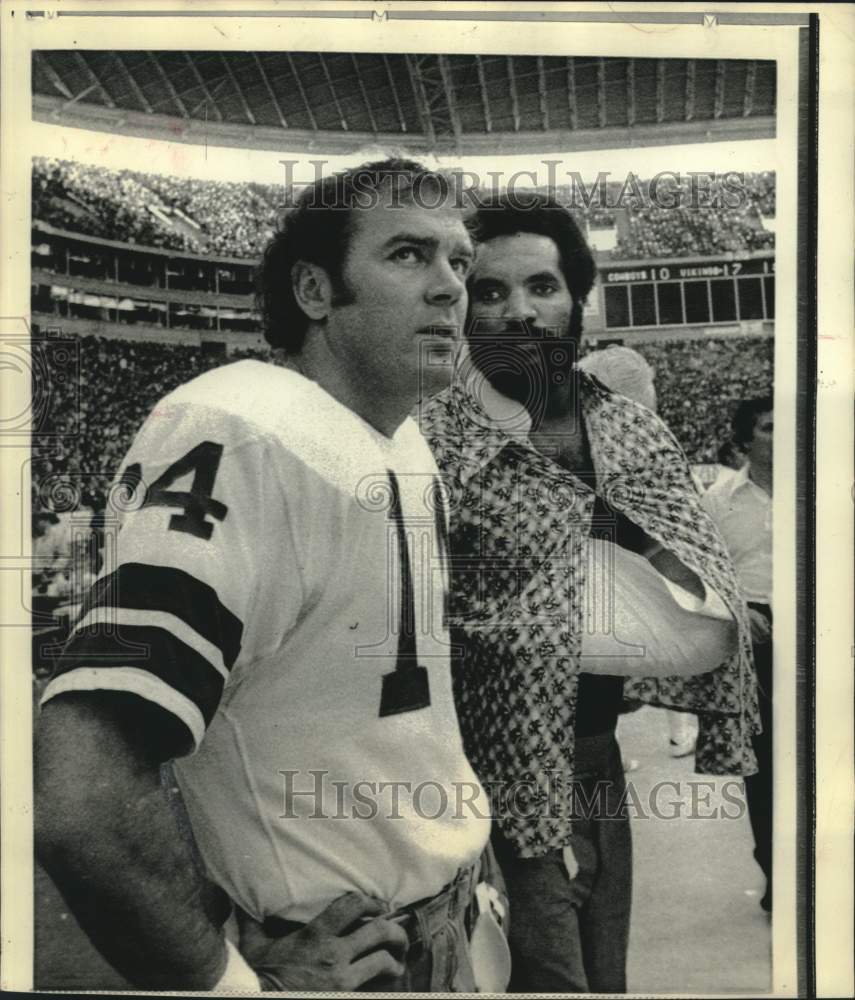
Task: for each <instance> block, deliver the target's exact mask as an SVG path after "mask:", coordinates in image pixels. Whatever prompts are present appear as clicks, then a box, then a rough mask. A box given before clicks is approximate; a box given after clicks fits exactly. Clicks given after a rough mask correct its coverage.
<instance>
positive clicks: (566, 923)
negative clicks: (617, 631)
mask: <svg viewBox="0 0 855 1000" xmlns="http://www.w3.org/2000/svg"><path fill="white" fill-rule="evenodd" d="M576 781H577V788H578V790H579V793H580V794H579V795H578V796H577V798H576V803H577V814H578V818H577V819H576V820H575V822H574V824H573V834H572V839H571V843H570V846H571V848H572V850H573V855H574V856H575V860H576V862H577V863H578V866H579V869H578V872H577V873H576V874H575V876H574V877H573V878H571V877H570V874H569V872H568V870H567V867H566V865H565V861H564V854H563V852H562V851H560V850H556V851H550V852H549V853H548V854H545V855H542V856H540V857H536V858H520V857H517V856H516V853H515V851H514V849H513V848H512V846H511V845H510V844H509V843H508V841H507V840H506V839H505V838H504V837H503V836H502V834H501V833H500V832H499V831H498V830H495V831H494V835H493V844H494V847H495V849H496V857H497V859H498V861H499V864H500V865H501V867H502V873H503V874H504V876H505V883H506V885H507V890H508V898H509V901H510V911H511V913H510V938H509V944H510V948H511V959H512V972H511V984H510V987H509V990H508V992H510V993H527V992H531V993H625V992H626V955H627V948H628V944H629V916H630V905H631V894H632V841H631V836H630V827H629V817H628V815H627V812H626V808H625V803H622V801H621V800H622V797H623V795H624V792H625V788H626V784H625V781H624V774H623V764H622V763H621V757H620V749H619V748H618V745H617V741H616V740H615V736H614V732H609V733H604V734H601V735H598V736H590V737H580V738H577V740H576ZM586 803H589V804H591V806H592V807H591V808H589V807H588V806H586Z"/></svg>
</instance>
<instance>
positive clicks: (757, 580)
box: [703, 462, 772, 604]
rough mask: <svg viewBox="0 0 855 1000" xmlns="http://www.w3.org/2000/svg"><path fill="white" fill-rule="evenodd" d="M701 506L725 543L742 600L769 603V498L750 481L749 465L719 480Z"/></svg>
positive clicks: (770, 596)
mask: <svg viewBox="0 0 855 1000" xmlns="http://www.w3.org/2000/svg"><path fill="white" fill-rule="evenodd" d="M703 504H704V507H705V508H706V509H707V511H708V512H709V515H710V517H712V519H713V520H714V521H715V523H716V524H717V525H718V529H719V531H720V532H721V534H722V537H723V538H724V540H725V543H726V544H727V548H728V550H729V552H730V556H731V558H732V559H733V564H734V566H735V568H736V575H737V576H738V578H739V582H740V584H741V586H742V589H743V592H744V594H745V598H746V600H748V601H756V602H758V603H760V604H771V603H772V498H771V497H770V496H769V494H768V493H767V492H766V491H765V490H764V489H762V488H761V487H760V486H758V485H757V484H756V483H755V482H754V481H753V480H752V479H751V476H750V465H749V463H747V462H746V463H745V465H743V466H742V468H741V469H739V470H738V471H736V472H732V473H731V474H730V475H729V476H721V477H719V479H717V480H716V482H715V483H713V485H712V486H711V487H710V488H709V489H708V490H707V492H706V493H705V494H704V495H703Z"/></svg>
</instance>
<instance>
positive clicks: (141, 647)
mask: <svg viewBox="0 0 855 1000" xmlns="http://www.w3.org/2000/svg"><path fill="white" fill-rule="evenodd" d="M122 477H123V481H124V482H126V483H129V484H132V483H133V482H134V481H135V480H136V479H139V478H141V480H142V487H144V488H140V489H139V490H138V494H139V497H138V499H137V501H136V504H135V505H131V506H135V509H133V510H131V511H130V512H129V513H127V514H126V515H125V516H124V518H123V521H122V525H121V530H120V531H119V534H118V541H117V546H116V548H117V553H116V554H115V558H112V559H111V556H110V553H109V552H108V553H107V554H106V556H107V558H106V560H105V569H104V571H103V573H102V576H101V578H100V579H99V581H98V582H97V583H96V584H95V585H94V587H93V588H92V591H91V593H90V595H89V597H88V599H87V601H86V602H85V603H84V606H83V609H82V612H81V616H80V618H79V620H78V622H77V625H76V628H75V631H74V633H73V635H72V638H71V640H70V642H69V645H68V648H67V650H66V653H65V656H64V658H63V661H62V664H61V668H60V669H61V670H62V672H61V673H60V674H59V675H58V676H57V677H56V678H55V679H54V680H53V681H52V682H51V684H50V685H49V687H48V689H47V691H46V693H45V695H44V699H43V700H47V699H49V698H51V697H54V696H55V695H57V694H60V693H61V692H64V691H80V690H115V691H125V692H134V693H136V694H137V695H140V696H141V697H143V698H146V699H149V700H151V701H153V702H156V703H157V704H158V705H160V706H162V707H163V708H164V709H167V710H168V711H169V712H171V713H173V714H174V715H175V716H176V717H177V718H178V719H180V720H181V721H182V722H183V723H184V724H185V726H186V727H187V730H188V731H189V733H190V734H191V735H192V740H193V744H194V746H195V748H196V751H195V753H193V754H192V755H190V756H188V757H185V758H183V759H181V760H180V761H178V762H177V763H176V766H175V770H176V774H177V776H178V780H179V784H180V786H181V789H182V793H183V796H184V799H185V802H186V805H187V808H188V811H189V814H190V818H191V821H192V824H193V829H194V833H195V836H196V839H197V842H198V844H199V848H200V850H201V853H202V855H203V858H204V860H205V863H206V865H207V867H208V869H209V872H210V874H211V876H212V878H213V879H214V880H215V881H216V882H217V883H218V884H219V885H221V886H222V887H223V888H224V889H225V890H226V891H227V892H228V893H229V895H230V896H231V897H232V898H233V899H234V900H235V901H236V902H238V903H239V904H240V905H241V906H242V907H243V908H244V909H245V910H247V911H248V912H249V913H250V914H252V915H253V916H254V917H256V918H259V919H263V918H264V917H267V916H280V917H283V918H286V919H290V920H299V921H307V920H310V919H312V918H313V917H314V916H316V915H317V914H318V913H319V912H320V911H321V910H322V909H323V908H324V907H325V906H327V905H328V904H329V903H330V902H331V901H332V900H333V899H334V898H336V897H337V896H339V895H341V894H342V893H344V892H347V891H349V890H358V891H360V892H363V893H367V894H369V895H372V896H377V897H379V898H381V899H384V900H387V901H388V902H389V903H390V905H391V906H393V907H397V906H401V905H405V904H407V903H410V902H413V901H415V900H417V899H421V898H423V897H426V896H431V895H433V894H435V893H436V892H438V891H439V889H440V888H442V886H443V885H445V884H446V883H447V882H448V881H450V880H451V879H452V878H453V877H454V875H455V873H456V872H457V870H458V869H459V868H460V867H461V866H462V865H465V864H467V863H469V862H471V861H473V860H474V859H475V858H477V857H478V855H479V854H480V853H481V851H482V850H483V848H484V846H485V844H486V841H487V837H488V835H489V818H488V813H489V807H488V805H487V797H486V795H484V793H483V791H482V789H481V786H480V785H479V784H478V780H477V778H476V777H475V774H474V772H473V771H472V769H471V767H470V765H469V763H468V761H467V760H466V758H465V756H464V752H463V745H462V741H461V737H460V732H459V728H458V722H457V715H456V712H455V708H454V701H453V697H452V689H451V674H450V666H449V639H448V633H447V630H446V624H445V620H444V612H445V602H446V596H447V587H448V571H449V568H448V560H447V541H446V539H447V520H446V517H447V514H446V509H445V502H444V494H443V492H442V489H441V487H440V481H439V474H438V472H437V468H436V465H435V463H434V461H433V457H432V455H431V453H430V450H429V448H428V446H427V444H426V442H425V441H424V439H423V438H422V436H421V434H420V433H419V431H418V429H417V427H416V425H415V424H414V423H413V422H412V421H411V420H407V421H405V423H404V424H403V425H402V426H401V427H400V428H399V430H398V432H397V433H396V434H395V436H394V438H392V439H388V438H385V437H384V436H383V435H381V434H379V433H378V432H377V431H376V430H374V429H373V428H372V427H371V426H370V425H368V424H367V423H366V422H365V421H363V420H362V419H361V418H359V417H358V416H357V415H355V414H354V413H353V412H352V411H350V410H349V409H347V408H346V407H344V406H342V405H341V404H340V403H338V402H337V401H336V400H335V399H334V398H333V397H332V396H330V395H329V394H328V393H326V392H325V391H324V390H323V389H321V388H320V387H319V386H317V385H316V384H315V383H313V382H310V381H309V380H307V379H305V378H304V377H303V376H301V375H299V374H297V373H296V372H293V371H290V370H288V369H283V368H279V367H276V366H273V365H270V364H265V363H262V362H258V361H241V362H238V363H236V364H232V365H227V366H225V367H222V368H219V369H215V370H213V371H211V372H208V373H206V374H204V375H201V376H200V377H198V378H196V379H194V380H193V381H191V382H189V383H187V384H186V385H183V386H181V387H179V388H178V389H177V390H176V391H175V392H173V393H171V394H170V395H169V396H167V397H166V398H165V399H164V400H162V401H161V402H160V403H159V404H158V406H157V407H155V409H154V410H153V412H152V413H151V415H150V416H149V418H148V420H147V421H146V423H145V425H144V426H143V428H142V429H141V431H140V433H139V434H138V435H137V438H136V440H135V441H134V443H133V445H132V447H131V450H130V452H129V453H128V456H127V459H126V463H125V466H124V468H123V472H122ZM143 497H144V499H142V498H143ZM402 540H403V544H402Z"/></svg>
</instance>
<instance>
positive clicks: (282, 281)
mask: <svg viewBox="0 0 855 1000" xmlns="http://www.w3.org/2000/svg"><path fill="white" fill-rule="evenodd" d="M451 186H452V179H451V178H450V177H449V176H448V175H446V174H443V173H440V172H439V171H434V170H429V169H428V168H427V167H425V166H423V165H422V164H421V163H418V162H416V161H415V160H408V159H401V158H394V157H390V158H389V159H385V160H377V161H374V162H372V163H364V164H362V165H361V166H358V167H351V168H349V169H348V170H343V171H340V172H339V173H335V174H330V175H329V176H327V177H322V178H320V179H319V180H317V181H316V182H315V183H314V184H312V185H310V186H308V187H307V188H305V189H304V190H303V191H302V192H301V193H300V196H299V197H298V199H297V201H296V204H295V205H294V206H293V208H289V209H288V210H287V211H286V212H285V213H284V215H283V216H282V218H281V219H280V222H279V225H278V227H277V231H276V233H275V235H274V236H273V238H272V240H271V241H270V243H268V245H267V247H266V248H265V250H264V254H263V256H262V259H261V263H260V265H259V267H258V270H257V273H256V302H257V304H258V309H259V312H260V313H261V317H262V323H263V327H264V336H265V338H266V340H267V342H268V343H269V344H270V345H271V347H276V348H283V349H284V350H285V352H286V353H288V354H299V353H300V351H301V349H302V347H303V341H304V340H305V336H306V331H307V329H308V326H309V317H308V316H307V315H306V314H305V313H304V312H303V310H302V309H301V308H300V306H299V304H298V303H297V300H296V298H295V297H294V289H293V286H292V282H291V271H292V268H293V267H294V265H295V264H296V263H297V261H306V262H308V263H312V264H317V265H319V266H320V267H322V268H324V270H325V271H326V272H327V274H328V275H329V276H330V280H331V281H332V284H333V291H334V294H335V296H336V298H335V302H336V304H338V305H344V304H347V303H348V302H351V301H353V299H352V290H350V289H348V288H347V286H346V285H345V283H344V281H343V277H342V271H343V267H344V262H345V258H346V256H347V251H348V247H349V245H350V237H351V235H352V232H353V221H354V212H355V211H359V210H364V209H369V208H372V207H374V206H376V205H377V204H379V201H380V198H381V197H385V196H389V197H390V205H392V206H399V205H402V204H412V203H415V204H418V205H421V204H424V205H425V206H427V207H436V206H437V205H438V204H440V203H442V201H444V200H445V199H447V198H448V196H449V194H450V192H451ZM425 187H426V188H427V189H428V190H429V191H430V192H431V195H430V196H429V197H426V198H425V201H424V202H422V201H421V199H420V191H422V190H423V189H424V188H425ZM437 192H438V193H439V200H438V201H437V198H436V193H437ZM460 207H461V208H464V207H465V206H464V205H462V204H461V206H460Z"/></svg>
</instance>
